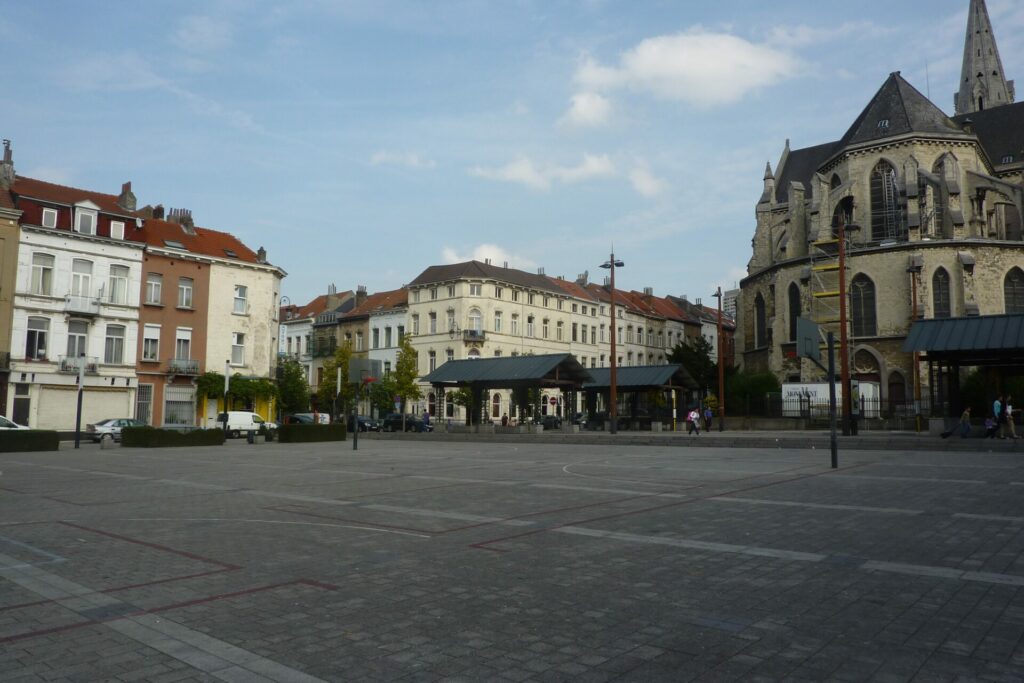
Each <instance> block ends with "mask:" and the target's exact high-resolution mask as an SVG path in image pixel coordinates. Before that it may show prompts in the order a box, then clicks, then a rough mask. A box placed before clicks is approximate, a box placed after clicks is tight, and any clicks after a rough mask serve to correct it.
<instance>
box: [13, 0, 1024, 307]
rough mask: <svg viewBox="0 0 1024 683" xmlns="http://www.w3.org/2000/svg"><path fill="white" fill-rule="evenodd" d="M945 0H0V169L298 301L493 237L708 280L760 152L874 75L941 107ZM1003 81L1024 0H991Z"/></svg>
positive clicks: (712, 280) (651, 274) (946, 89)
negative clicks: (209, 249) (165, 223)
mask: <svg viewBox="0 0 1024 683" xmlns="http://www.w3.org/2000/svg"><path fill="white" fill-rule="evenodd" d="M967 6H968V0H898V1H897V2H892V0H861V1H860V2H856V3H848V2H821V1H820V0H777V1H776V2H772V3H764V2H763V1H762V0H722V1H719V2H695V1H685V2H684V1H682V0H665V1H657V0H631V1H630V2H625V1H614V2H613V1H611V0H578V1H575V2H567V1H560V0H536V1H534V0H502V1H498V0H495V1H493V2H485V1H483V0H465V1H457V0H452V1H445V0H436V1H432V2H412V1H399V0H368V1H363V0H352V1H345V0H320V1H317V0H307V1H305V2H261V1H258V0H257V1H250V0H202V1H190V0H175V1H174V2H164V1H160V0H149V1H147V2H140V3H127V2H101V1H82V2H73V3H72V2H66V1H60V2H57V1H52V0H34V1H33V2H23V1H21V0H0V45H2V46H3V54H4V58H5V59H4V61H5V67H6V68H5V74H4V78H3V81H2V82H3V95H2V103H3V104H2V105H0V137H3V138H7V139H10V140H11V141H12V146H13V150H14V162H15V167H16V169H17V171H18V173H19V174H21V175H25V176H29V177H33V178H38V179H41V180H46V181H50V182H56V183H61V184H65V185H71V186H75V187H82V188H87V189H90V190H95V191H101V192H108V193H110V194H118V193H119V192H120V188H121V184H122V183H123V182H125V181H129V180H130V181H132V187H133V191H134V192H135V195H136V196H137V197H138V201H139V206H140V207H141V206H143V205H145V204H153V205H155V204H163V205H164V207H166V208H171V207H175V208H187V209H191V211H192V215H193V217H194V219H195V222H196V224H197V225H200V226H203V227H209V228H214V229H217V230H224V231H227V232H230V233H232V234H234V235H236V236H238V237H239V238H240V239H241V240H242V241H243V242H244V243H246V244H247V245H248V246H250V247H252V248H253V249H256V248H257V247H259V246H263V247H265V248H266V249H267V252H268V259H269V260H270V261H271V262H272V263H274V264H276V265H279V266H281V267H282V268H283V269H284V270H285V271H287V273H288V276H287V278H285V280H284V282H283V284H282V294H284V295H287V296H288V298H289V300H290V301H291V302H292V303H295V304H301V303H305V302H307V301H309V300H311V299H312V298H314V297H315V296H317V295H319V294H323V293H325V292H326V291H327V287H328V285H330V284H332V283H333V284H335V285H336V286H337V288H338V289H339V290H345V289H355V288H356V286H357V285H365V286H366V287H367V289H368V290H369V291H370V292H374V291H383V290H389V289H395V288H398V287H401V286H402V285H404V284H406V283H408V282H410V281H412V280H413V279H414V278H415V277H416V276H417V275H418V274H419V273H420V272H422V271H423V270H424V269H425V268H427V267H428V266H430V265H436V264H441V263H454V262H457V261H463V260H468V259H470V258H476V259H480V260H483V259H484V258H490V259H491V260H492V262H494V263H496V264H501V263H503V262H508V263H509V265H510V266H512V267H516V268H521V269H523V270H529V271H535V270H536V269H538V268H543V269H544V270H545V272H546V273H547V274H548V275H553V276H565V277H567V278H575V277H577V276H578V275H579V274H582V273H583V272H585V271H586V272H588V273H589V276H590V278H591V280H592V281H598V282H600V281H601V278H602V277H603V275H604V274H605V272H606V271H603V270H601V268H600V266H601V264H602V263H604V262H605V261H607V260H608V258H609V254H610V252H611V251H612V249H614V252H615V256H616V258H618V259H621V260H622V261H623V262H624V263H625V266H624V267H623V268H622V269H621V270H617V272H616V285H617V286H619V287H620V288H622V289H627V290H629V289H634V290H640V289H643V288H644V287H652V288H654V292H655V294H657V295H660V296H664V295H668V294H673V295H677V296H681V295H687V296H689V297H690V299H691V300H692V299H695V298H703V299H705V300H710V299H711V294H712V292H714V290H715V287H716V286H719V285H721V286H722V287H723V288H725V289H728V288H731V287H734V286H735V285H736V283H737V282H738V281H739V280H740V279H741V278H742V277H744V276H745V275H746V264H747V261H748V260H749V258H750V240H751V238H752V236H753V232H754V227H755V218H754V208H755V205H756V203H757V200H758V198H759V197H760V195H761V190H762V176H763V174H764V166H765V162H767V161H770V162H771V164H772V167H773V168H774V167H775V166H776V164H777V162H778V159H779V156H780V154H781V152H782V149H783V146H784V144H785V141H786V139H787V138H788V139H789V140H790V144H791V146H792V148H793V149H797V148H800V147H806V146H810V145H816V144H820V143H824V142H829V141H832V140H837V139H838V138H840V137H841V136H842V134H843V133H844V132H845V131H846V129H847V128H848V127H849V126H850V124H851V123H852V122H853V120H854V119H855V118H856V116H857V115H858V114H859V113H860V111H861V109H863V107H864V106H865V105H866V104H867V103H868V101H869V100H870V98H871V97H872V95H873V94H874V93H875V92H876V91H877V89H878V88H879V87H880V86H881V85H882V83H883V82H884V81H885V79H886V77H887V76H888V74H889V73H890V72H892V71H901V72H902V74H903V76H904V77H905V78H906V79H907V80H909V81H910V83H912V84H913V85H914V86H915V87H917V88H918V90H920V91H921V92H922V93H925V94H926V95H929V96H930V97H931V99H932V101H933V102H935V103H936V104H937V105H938V106H939V107H940V108H942V109H943V110H944V111H946V112H947V113H949V114H952V109H953V105H952V103H953V93H954V92H955V90H956V89H957V83H958V80H959V74H960V65H961V59H962V53H963V40H964V31H965V27H966V21H967V20H966V14H967ZM988 7H989V13H990V15H991V17H992V21H993V24H994V27H995V35H996V39H997V42H998V45H999V49H1000V52H1001V54H1002V58H1003V65H1004V67H1005V70H1006V73H1007V77H1008V78H1011V79H1012V78H1016V79H1017V81H1018V83H1019V84H1020V85H1018V88H1019V89H1020V90H1022V91H1024V2H1022V1H1021V0H989V2H988Z"/></svg>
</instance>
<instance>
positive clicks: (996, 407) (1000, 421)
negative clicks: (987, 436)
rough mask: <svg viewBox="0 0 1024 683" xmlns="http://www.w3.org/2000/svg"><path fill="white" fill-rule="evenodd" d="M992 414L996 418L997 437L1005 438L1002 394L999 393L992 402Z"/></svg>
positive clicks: (1004, 413) (1004, 414)
mask: <svg viewBox="0 0 1024 683" xmlns="http://www.w3.org/2000/svg"><path fill="white" fill-rule="evenodd" d="M992 416H993V417H995V419H996V428H997V429H998V430H999V438H1000V439H1005V438H1006V412H1005V411H1004V410H1003V395H1002V394H999V396H997V397H996V400H995V401H993V402H992Z"/></svg>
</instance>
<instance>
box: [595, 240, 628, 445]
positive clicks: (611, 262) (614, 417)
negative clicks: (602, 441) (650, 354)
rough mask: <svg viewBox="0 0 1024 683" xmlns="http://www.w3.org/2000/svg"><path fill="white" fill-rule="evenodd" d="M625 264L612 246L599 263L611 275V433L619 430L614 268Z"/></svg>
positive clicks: (609, 397) (609, 398) (609, 394)
mask: <svg viewBox="0 0 1024 683" xmlns="http://www.w3.org/2000/svg"><path fill="white" fill-rule="evenodd" d="M625 265H626V264H624V263H623V262H622V261H618V260H616V259H615V248H614V247H613V248H612V253H611V255H610V256H609V258H608V260H607V261H605V262H604V263H602V264H601V267H602V268H607V269H608V270H610V271H611V275H612V277H611V289H610V290H609V293H610V295H611V296H610V299H611V301H610V303H609V308H610V309H611V316H612V324H611V335H612V364H611V373H610V375H611V377H610V382H609V384H610V386H609V388H608V400H609V403H611V406H610V407H609V411H608V413H609V417H610V418H611V422H612V426H611V433H612V434H615V433H617V432H618V430H619V425H618V422H619V415H618V413H619V408H618V405H617V404H618V399H617V397H616V395H615V392H616V386H615V370H616V366H617V365H618V363H617V362H616V358H615V330H616V324H617V323H616V320H615V269H616V268H622V267H623V266H625Z"/></svg>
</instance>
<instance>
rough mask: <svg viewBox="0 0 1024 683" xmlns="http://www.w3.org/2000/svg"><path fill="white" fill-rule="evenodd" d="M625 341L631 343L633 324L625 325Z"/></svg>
mask: <svg viewBox="0 0 1024 683" xmlns="http://www.w3.org/2000/svg"><path fill="white" fill-rule="evenodd" d="M626 341H627V342H628V343H630V344H632V343H633V326H632V325H628V326H627V327H626Z"/></svg>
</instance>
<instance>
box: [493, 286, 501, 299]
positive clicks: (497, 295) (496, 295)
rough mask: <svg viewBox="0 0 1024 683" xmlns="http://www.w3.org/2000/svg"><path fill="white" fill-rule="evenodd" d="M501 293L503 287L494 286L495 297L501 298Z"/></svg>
mask: <svg viewBox="0 0 1024 683" xmlns="http://www.w3.org/2000/svg"><path fill="white" fill-rule="evenodd" d="M501 294H502V291H501V287H495V288H494V298H495V299H500V298H501Z"/></svg>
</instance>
